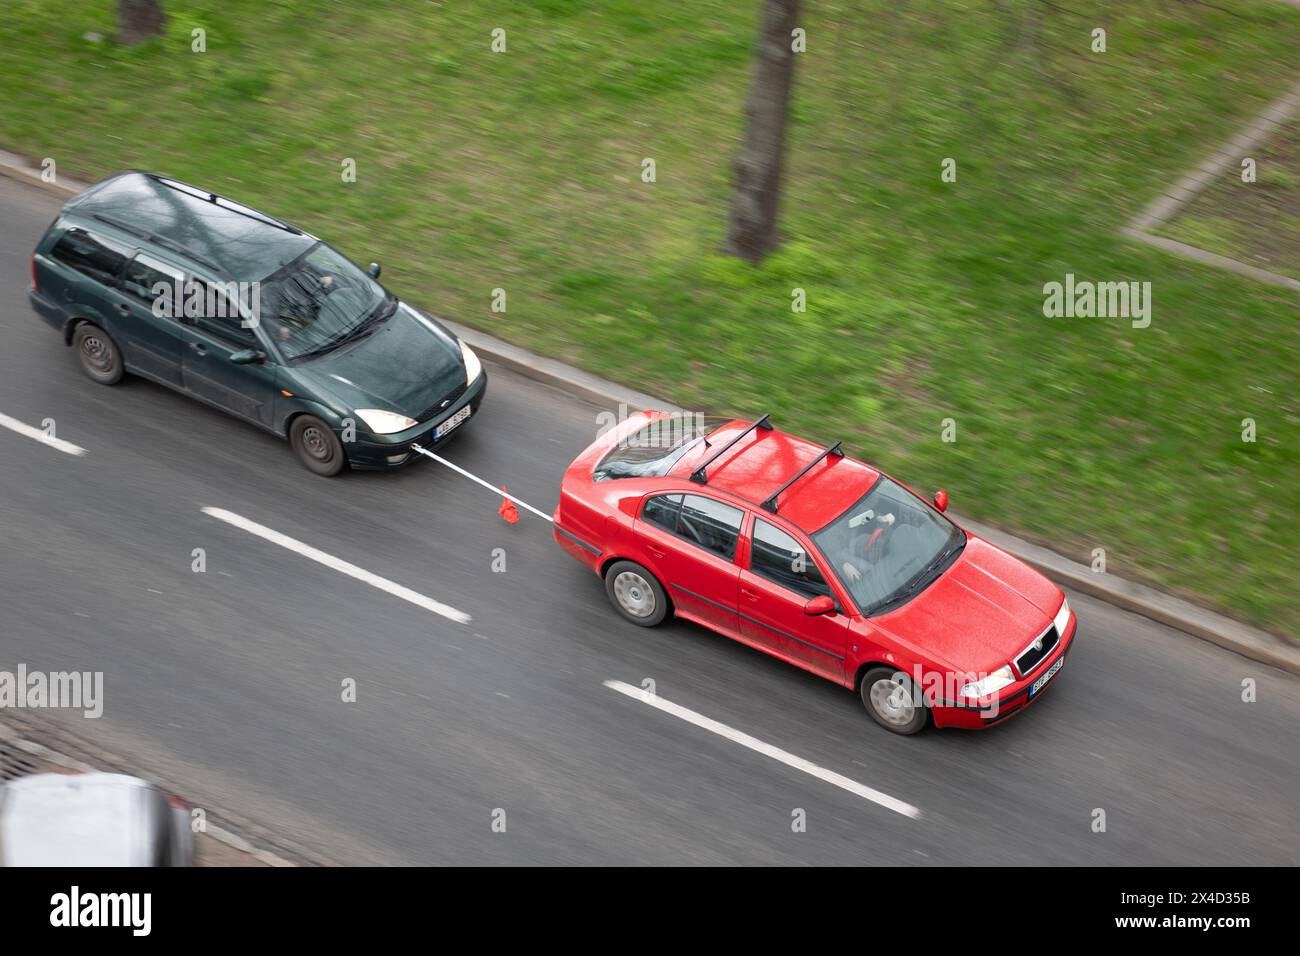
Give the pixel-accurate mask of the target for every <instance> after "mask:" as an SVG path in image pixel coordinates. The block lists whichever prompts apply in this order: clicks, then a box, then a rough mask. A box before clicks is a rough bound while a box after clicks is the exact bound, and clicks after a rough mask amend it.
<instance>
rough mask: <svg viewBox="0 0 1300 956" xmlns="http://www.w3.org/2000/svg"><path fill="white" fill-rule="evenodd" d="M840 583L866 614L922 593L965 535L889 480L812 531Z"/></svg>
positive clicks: (879, 612) (896, 605) (953, 557)
mask: <svg viewBox="0 0 1300 956" xmlns="http://www.w3.org/2000/svg"><path fill="white" fill-rule="evenodd" d="M813 540H814V541H816V542H817V547H818V548H819V549H820V550H821V552H822V554H823V555H824V556H825V557H826V559H827V561H828V562H829V563H830V565H831V567H832V568H833V569H834V571H835V575H836V576H837V577H838V578H839V579H840V583H842V584H843V585H844V587H845V588H846V589H847V590H848V591H849V593H850V594H852V595H853V600H854V602H855V603H856V604H857V605H858V607H859V608H860V609H861V610H862V613H863V614H866V615H868V616H870V615H872V614H882V613H884V612H885V611H888V610H891V609H893V608H895V607H898V606H900V605H902V604H904V603H906V602H907V600H908V599H910V598H911V597H912V596H914V595H916V594H919V593H920V592H921V591H924V590H925V589H926V588H927V587H929V585H930V584H931V583H932V582H933V581H934V580H935V579H936V578H938V577H939V575H941V574H942V573H943V572H944V570H945V569H946V568H947V567H948V566H949V565H951V564H952V562H953V561H954V560H955V559H956V556H957V554H958V553H959V552H960V551H961V549H962V548H963V547H964V546H965V544H966V535H965V533H964V532H963V531H962V530H961V529H960V528H958V527H957V526H956V525H955V524H953V523H952V522H951V521H949V520H948V519H947V518H945V517H944V516H943V515H942V514H940V513H939V512H938V511H937V510H936V509H934V508H932V507H931V506H930V505H928V504H927V503H925V502H924V501H922V500H921V499H919V498H917V497H916V496H915V495H914V494H912V493H911V492H910V491H908V490H907V489H906V488H904V487H903V486H902V485H899V484H898V483H897V482H895V481H892V480H890V479H889V478H886V477H884V476H883V475H882V476H881V477H880V479H879V480H878V481H876V483H875V484H874V485H872V487H871V490H870V491H868V492H867V493H866V495H864V496H863V497H862V498H861V499H860V500H859V501H858V502H857V504H855V505H854V506H853V507H852V508H850V509H849V510H848V511H846V512H844V514H842V515H840V517H838V518H837V519H835V520H834V521H832V522H831V523H830V524H828V525H827V526H826V527H825V528H823V529H822V530H821V531H818V532H817V533H816V534H814V535H813Z"/></svg>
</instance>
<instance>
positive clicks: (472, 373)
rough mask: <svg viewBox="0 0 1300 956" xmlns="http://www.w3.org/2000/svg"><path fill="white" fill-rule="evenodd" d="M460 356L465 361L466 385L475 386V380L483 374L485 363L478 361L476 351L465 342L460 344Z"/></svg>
mask: <svg viewBox="0 0 1300 956" xmlns="http://www.w3.org/2000/svg"><path fill="white" fill-rule="evenodd" d="M460 354H461V355H462V356H463V357H464V359H465V384H466V385H473V384H474V379H476V378H478V377H479V376H480V375H481V374H482V373H483V363H482V362H480V361H479V360H478V356H477V355H475V354H474V350H473V349H472V348H470V347H469V346H468V345H466V344H465V343H464V342H461V343H460Z"/></svg>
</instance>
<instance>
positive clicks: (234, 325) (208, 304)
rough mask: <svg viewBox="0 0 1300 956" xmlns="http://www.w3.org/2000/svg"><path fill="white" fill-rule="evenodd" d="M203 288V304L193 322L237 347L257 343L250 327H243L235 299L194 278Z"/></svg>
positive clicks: (216, 287)
mask: <svg viewBox="0 0 1300 956" xmlns="http://www.w3.org/2000/svg"><path fill="white" fill-rule="evenodd" d="M194 281H195V282H196V284H197V285H198V286H200V287H201V288H202V290H203V305H202V307H201V309H200V314H199V316H198V318H197V319H195V321H194V324H195V325H197V326H198V327H199V328H200V329H202V330H203V331H204V332H207V333H208V334H209V335H215V336H216V337H217V338H219V339H223V340H225V341H226V342H227V343H229V344H230V345H234V346H236V347H237V348H241V349H242V348H251V347H253V346H255V345H256V344H257V336H255V335H254V334H253V330H252V329H248V328H245V327H244V325H243V318H242V317H241V316H240V314H239V306H238V305H237V304H236V300H234V299H232V298H230V297H229V296H228V295H227V294H226V292H225V291H223V290H222V289H221V288H220V287H219V286H214V285H212V284H211V283H208V282H202V281H199V280H194Z"/></svg>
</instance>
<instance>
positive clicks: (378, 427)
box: [357, 408, 420, 435]
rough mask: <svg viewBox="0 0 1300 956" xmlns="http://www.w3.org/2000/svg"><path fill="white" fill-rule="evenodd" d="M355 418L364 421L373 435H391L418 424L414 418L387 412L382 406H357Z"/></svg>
mask: <svg viewBox="0 0 1300 956" xmlns="http://www.w3.org/2000/svg"><path fill="white" fill-rule="evenodd" d="M357 418H359V419H361V420H362V421H363V422H365V423H366V427H367V428H369V429H370V431H371V433H372V434H374V435H391V434H393V433H394V432H403V431H406V429H408V428H413V427H415V426H416V425H418V424H420V423H419V422H417V421H416V420H415V419H414V418H407V417H406V416H405V415H399V414H397V412H388V411H385V410H384V409H382V408H358V409H357Z"/></svg>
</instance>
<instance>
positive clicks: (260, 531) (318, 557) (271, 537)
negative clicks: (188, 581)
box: [203, 508, 471, 624]
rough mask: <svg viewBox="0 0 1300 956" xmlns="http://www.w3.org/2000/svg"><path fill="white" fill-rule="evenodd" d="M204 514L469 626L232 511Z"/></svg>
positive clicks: (449, 610) (461, 616)
mask: <svg viewBox="0 0 1300 956" xmlns="http://www.w3.org/2000/svg"><path fill="white" fill-rule="evenodd" d="M203 513H204V514H206V515H210V516H212V517H213V518H216V519H218V520H219V521H224V522H226V524H230V525H234V526H235V527H236V528H239V529H241V530H243V531H247V532H248V533H249V534H255V535H257V536H258V537H259V538H263V539H264V540H266V541H270V542H271V543H272V544H278V545H279V546H280V547H282V548H287V549H288V550H290V551H293V552H295V553H297V554H301V555H302V556H303V557H304V558H311V559H312V560H313V561H315V562H317V563H319V564H323V565H325V567H327V568H333V569H334V570H335V571H338V572H339V573H340V574H346V575H348V577H353V578H356V579H357V580H358V581H364V582H366V584H369V585H370V586H371V587H375V588H379V590H381V591H384V592H386V593H388V594H391V595H393V597H399V598H401V599H402V600H403V601H410V602H411V603H412V604H414V605H415V606H416V607H422V608H424V609H425V610H426V611H432V612H433V613H434V614H441V615H442V616H443V617H446V618H450V619H451V620H453V621H456V622H458V623H460V624H468V623H469V622H470V620H471V618H470V616H469V615H468V614H466V613H465V612H464V611H458V610H457V609H456V608H454V607H451V606H450V605H447V604H443V603H442V602H440V601H435V600H434V599H433V598H430V597H425V596H424V595H423V594H420V593H419V592H418V591H412V590H411V589H410V588H408V587H403V586H402V585H400V584H397V583H396V582H394V581H390V580H388V578H381V577H380V576H379V575H377V574H371V573H370V572H369V571H367V570H365V569H364V568H359V567H357V566H356V565H355V564H348V562H346V561H343V560H340V559H339V558H336V557H334V556H333V555H332V554H326V553H325V552H324V551H320V550H317V549H316V548H313V547H312V546H311V545H309V544H303V543H302V542H301V541H299V540H298V539H296V538H291V537H289V536H288V535H287V534H281V533H280V532H278V531H275V530H273V529H271V528H268V527H266V525H260V524H258V523H257V522H256V521H249V520H248V519H247V518H245V517H243V516H242V515H237V514H235V513H234V512H233V511H226V510H225V509H224V508H204V509H203Z"/></svg>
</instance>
